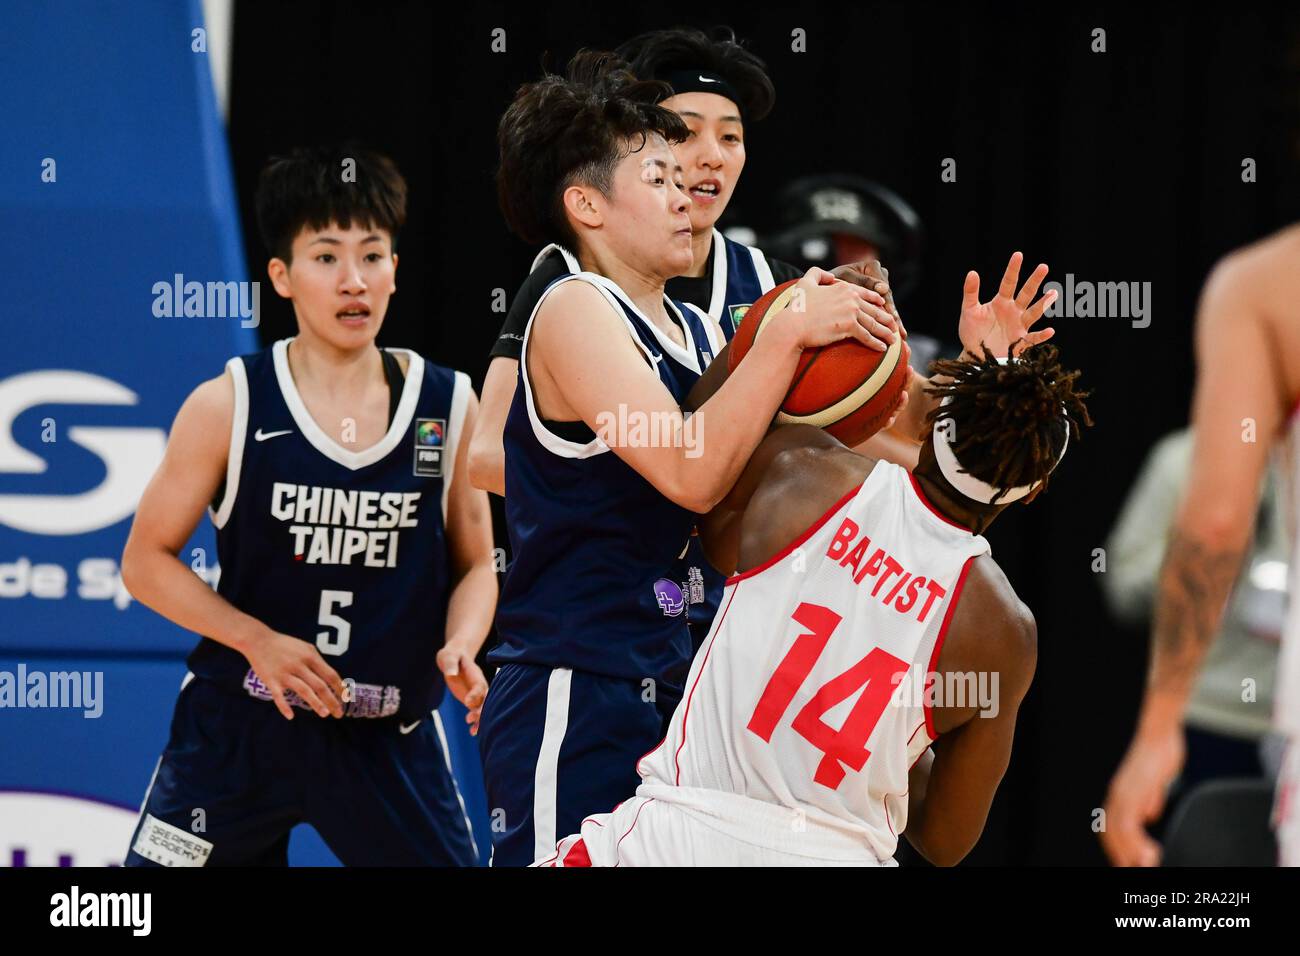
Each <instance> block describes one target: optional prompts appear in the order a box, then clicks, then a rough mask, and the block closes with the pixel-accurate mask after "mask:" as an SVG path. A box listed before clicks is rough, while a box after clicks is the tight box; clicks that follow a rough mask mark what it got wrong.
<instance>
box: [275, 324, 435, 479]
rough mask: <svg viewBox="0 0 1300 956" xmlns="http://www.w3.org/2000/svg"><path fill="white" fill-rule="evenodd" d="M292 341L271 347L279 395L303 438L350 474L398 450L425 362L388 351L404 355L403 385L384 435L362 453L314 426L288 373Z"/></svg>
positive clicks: (417, 395) (415, 356)
mask: <svg viewBox="0 0 1300 956" xmlns="http://www.w3.org/2000/svg"><path fill="white" fill-rule="evenodd" d="M293 338H294V337H293V336H290V337H289V338H287V339H281V340H280V341H278V342H276V343H275V345H273V346H272V355H273V356H274V359H275V378H276V381H278V382H279V383H280V394H281V395H283V396H284V403H285V404H286V405H288V406H289V413H290V414H291V415H292V416H293V420H294V422H295V423H296V424H297V425H298V428H299V429H301V431H302V434H303V437H304V438H306V439H307V441H308V442H310V443H311V445H312V447H313V448H315V449H316V450H317V451H318V452H320V453H321V454H322V455H324V456H325V457H326V458H328V459H330V461H333V462H337V463H338V464H340V465H342V466H343V467H344V468H348V469H350V470H352V471H356V470H357V469H358V468H364V467H365V466H366V465H373V464H374V463H375V462H377V461H379V460H381V459H382V458H384V457H385V456H386V455H388V454H389V453H390V452H391V451H392V450H393V449H394V448H396V447H397V443H398V442H400V441H401V440H402V438H403V436H405V435H406V432H407V429H408V428H410V425H411V416H412V415H414V414H415V406H416V403H417V402H419V400H420V388H421V387H422V386H423V384H424V359H423V358H422V357H421V356H420V355H419V354H418V353H416V352H412V351H411V350H410V349H389V350H388V351H390V352H405V353H406V356H407V368H406V384H405V385H404V386H403V387H402V397H401V400H400V401H399V402H398V403H397V414H396V415H394V416H393V422H392V424H391V425H389V426H388V431H387V433H385V435H384V437H383V438H381V439H380V440H379V441H378V442H376V443H375V444H373V445H371V446H370V447H369V448H367V449H365V450H364V451H349V450H348V449H346V448H344V447H342V446H341V445H339V444H338V443H337V442H335V441H334V439H332V438H330V437H329V435H326V434H325V432H324V431H323V430H322V429H321V427H320V426H319V425H317V424H316V420H315V419H314V418H312V417H311V412H309V411H308V410H307V406H306V404H305V403H304V402H303V400H302V396H301V395H300V394H299V393H298V386H297V385H295V384H294V381H293V373H292V372H290V370H289V343H290V342H292V341H293Z"/></svg>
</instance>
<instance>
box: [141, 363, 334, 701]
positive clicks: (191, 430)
mask: <svg viewBox="0 0 1300 956" xmlns="http://www.w3.org/2000/svg"><path fill="white" fill-rule="evenodd" d="M234 404H235V402H234V386H233V385H232V383H231V381H230V376H229V373H226V374H225V375H222V376H220V377H219V378H214V379H211V380H209V381H207V382H204V383H203V384H202V385H200V386H199V387H198V388H196V389H195V390H194V391H193V392H192V393H191V394H190V397H189V398H187V399H186V400H185V404H184V405H182V406H181V410H180V411H179V412H178V413H177V415H176V421H175V422H174V423H173V425H172V430H171V434H170V436H169V437H168V440H167V451H166V453H165V454H164V455H163V460H162V463H161V464H160V465H159V466H158V470H157V471H156V472H155V473H154V476H153V478H152V479H151V480H150V482H149V485H148V487H146V488H145V491H144V495H143V496H142V497H141V498H140V505H139V507H138V508H137V509H136V512H135V519H134V521H133V522H132V524H131V533H130V535H129V536H128V537H127V541H126V548H125V549H124V550H123V552H122V580H123V582H124V583H125V584H126V587H127V590H129V591H130V592H131V594H132V596H133V597H135V599H136V600H138V601H140V602H141V603H142V604H145V605H147V606H148V607H150V608H152V609H153V610H155V611H157V612H158V613H159V614H161V615H162V616H163V617H165V618H167V619H168V620H170V621H173V622H175V623H176V624H179V625H180V626H181V627H184V628H187V629H189V630H191V631H195V632H197V633H199V634H202V635H205V636H207V637H210V638H212V639H213V640H216V641H220V642H221V643H222V644H225V645H226V646H228V647H231V648H234V649H235V650H237V651H239V652H240V653H241V654H243V655H244V656H245V657H246V658H248V660H249V662H250V663H251V664H252V666H253V668H254V669H255V670H256V671H257V675H258V677H260V678H261V679H262V681H263V682H264V683H265V684H266V685H267V688H268V689H269V690H270V691H271V694H272V696H273V698H274V699H275V703H276V706H277V707H279V709H280V712H281V713H282V714H283V715H284V716H285V718H286V719H288V720H292V719H293V709H292V708H291V707H290V706H289V704H288V703H287V702H286V701H285V699H284V691H286V690H293V691H295V692H296V693H297V694H298V695H299V696H300V697H302V698H303V700H305V701H306V702H307V703H309V704H310V705H311V706H312V707H313V708H314V709H315V710H316V712H317V713H318V714H320V715H321V716H322V717H324V716H326V715H328V714H331V713H332V714H334V716H336V717H341V716H342V715H343V707H342V704H341V702H340V701H341V698H342V694H343V681H342V679H341V678H340V677H339V675H338V674H337V673H336V672H335V671H334V669H333V668H332V667H330V666H329V665H328V664H326V663H325V660H324V658H322V657H321V656H320V652H319V651H317V650H316V648H315V647H314V646H313V645H311V644H308V643H307V642H306V641H301V640H298V639H297V638H293V637H289V636H288V635H284V634H277V633H276V632H274V631H272V630H271V629H270V628H268V627H267V626H266V625H264V624H262V623H261V622H260V621H258V620H257V619H256V618H253V617H250V616H249V615H247V614H245V613H244V612H243V611H240V610H238V609H237V608H235V607H234V606H233V605H232V604H230V603H229V602H228V601H226V600H225V598H223V597H221V596H220V595H219V594H217V593H216V592H215V591H213V590H212V588H210V587H208V585H207V584H206V583H205V582H204V581H203V580H202V579H200V578H199V577H198V576H197V575H196V574H195V573H194V572H193V571H191V570H190V567H189V565H187V564H185V563H184V562H182V561H181V560H180V559H179V558H177V553H178V552H179V551H180V549H181V548H183V547H184V546H185V542H186V541H188V540H189V538H190V535H192V534H193V533H194V528H195V527H196V526H197V525H198V523H199V520H200V519H201V518H202V517H203V512H204V510H205V509H206V508H207V506H208V503H209V502H211V501H212V498H213V496H214V495H215V494H216V492H217V489H218V488H219V487H220V485H221V480H222V478H224V477H225V472H226V459H227V456H228V453H229V443H230V427H231V420H232V418H233V416H234Z"/></svg>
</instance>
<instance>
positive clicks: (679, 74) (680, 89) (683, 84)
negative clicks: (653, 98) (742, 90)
mask: <svg viewBox="0 0 1300 956" xmlns="http://www.w3.org/2000/svg"><path fill="white" fill-rule="evenodd" d="M657 79H659V80H662V81H663V82H665V83H667V84H668V85H669V86H671V87H672V88H673V94H674V95H676V94H678V93H716V94H717V95H718V96H725V97H726V98H727V99H729V100H731V102H733V103H735V104H736V108H737V109H738V110H739V111H740V115H741V118H742V119H743V118H744V115H745V109H744V105H743V103H742V102H741V99H740V95H739V94H738V93H736V88H735V87H733V86H732V85H731V84H730V83H728V82H727V81H726V80H725V79H723V77H722V76H720V75H719V74H717V73H711V72H710V71H708V70H670V71H669V72H667V73H664V74H662V75H661V76H659V77H657Z"/></svg>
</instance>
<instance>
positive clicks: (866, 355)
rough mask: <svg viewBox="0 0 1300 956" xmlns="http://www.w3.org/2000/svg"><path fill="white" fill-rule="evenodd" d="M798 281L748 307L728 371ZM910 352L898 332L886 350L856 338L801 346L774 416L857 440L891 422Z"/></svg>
mask: <svg viewBox="0 0 1300 956" xmlns="http://www.w3.org/2000/svg"><path fill="white" fill-rule="evenodd" d="M796 281H798V280H795V279H791V280H790V281H789V282H784V283H782V284H781V285H779V286H777V287H776V288H775V289H772V290H771V291H770V292H767V293H765V294H764V295H763V296H762V298H760V299H759V300H758V301H757V302H755V303H754V304H753V305H751V306H750V307H749V311H747V312H746V313H745V317H744V318H743V319H742V320H741V323H740V327H739V328H738V329H736V337H735V338H734V339H732V342H731V356H730V359H729V362H728V368H729V370H731V371H735V368H736V366H737V365H739V364H740V362H741V360H742V359H743V358H744V357H745V355H746V353H748V352H749V349H750V347H751V346H752V345H753V344H754V340H755V339H757V338H758V336H760V335H761V334H762V333H763V330H764V329H765V328H767V326H768V323H769V322H773V321H776V322H779V321H781V313H782V312H783V311H784V310H785V309H787V308H788V307H789V306H790V303H791V300H792V298H793V295H794V285H795V282H796ZM910 354H911V350H910V349H908V347H907V343H906V342H905V341H903V339H902V338H901V337H895V339H894V342H893V344H892V345H890V346H889V348H888V349H886V350H885V351H884V352H877V351H874V350H872V349H869V348H867V347H866V346H865V345H863V344H862V343H860V342H858V341H856V340H854V339H842V340H841V341H839V342H832V343H831V344H830V345H823V346H821V347H820V348H814V349H805V350H804V352H803V354H802V355H801V356H800V357H799V364H798V366H797V367H796V368H795V371H794V378H793V379H792V380H791V382H790V390H789V391H788V392H786V395H785V400H784V401H783V402H782V403H781V410H780V412H778V413H777V416H776V419H777V421H778V422H779V423H780V424H782V425H795V424H805V425H816V426H817V427H819V428H824V429H826V431H827V432H829V433H830V434H831V435H833V436H835V437H836V438H838V439H839V440H840V441H842V442H843V443H844V444H846V445H848V446H849V447H853V446H854V445H858V444H861V443H862V442H864V441H866V440H867V439H868V438H870V437H871V436H872V435H874V434H875V433H876V432H878V431H879V430H880V429H881V427H883V426H884V424H885V422H887V421H889V416H890V415H892V414H893V412H894V409H895V407H896V406H897V405H898V402H899V400H900V399H901V398H902V394H903V390H904V389H905V388H907V379H908V374H907V359H908V356H909V355H910Z"/></svg>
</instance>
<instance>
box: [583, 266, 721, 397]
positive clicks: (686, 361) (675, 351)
mask: <svg viewBox="0 0 1300 956" xmlns="http://www.w3.org/2000/svg"><path fill="white" fill-rule="evenodd" d="M585 275H590V276H592V278H594V279H596V280H598V282H599V284H600V285H601V286H602V287H604V288H605V289H606V290H607V291H608V292H609V293H610V294H611V295H613V296H614V297H615V298H616V299H618V300H619V301H620V302H622V303H623V304H624V305H625V306H627V307H628V308H629V309H631V310H632V312H633V313H634V314H635V315H636V317H637V318H639V319H640V320H641V321H642V322H644V323H645V324H646V326H647V327H648V328H649V329H650V331H651V333H653V335H654V337H655V341H656V342H658V343H659V345H660V346H662V348H663V350H664V351H665V352H667V353H668V354H669V355H671V356H672V357H673V358H675V359H677V361H679V362H681V363H682V364H683V365H685V366H686V367H687V368H689V369H691V370H692V371H694V372H696V373H697V374H703V372H704V369H702V368H700V363H699V362H698V361H697V360H696V357H695V336H693V335H691V327H690V326H689V325H687V324H686V320H685V319H684V318H683V317H682V313H681V311H680V310H679V309H678V308H677V303H675V302H673V300H672V299H670V298H669V297H668V295H667V293H665V294H664V302H666V303H667V304H668V308H669V310H670V311H671V312H672V313H673V314H674V315H676V316H677V324H678V325H679V326H680V327H681V330H682V335H683V337H684V338H685V339H686V344H685V345H684V346H682V345H678V344H677V343H676V342H674V341H673V340H672V339H671V338H670V337H669V336H668V334H667V333H666V332H664V331H663V330H662V329H660V328H659V326H657V325H656V324H655V323H654V322H652V321H650V318H649V317H648V316H647V315H646V314H645V313H644V312H642V311H641V310H640V309H638V308H637V307H636V304H635V303H633V302H632V300H631V299H629V298H628V297H627V294H626V293H624V292H623V290H622V289H620V288H619V287H618V285H617V284H616V283H615V282H613V281H612V280H611V279H607V278H605V277H604V276H601V275H595V274H594V273H585ZM619 314H620V315H622V313H621V312H620V313H619ZM624 318H626V316H624Z"/></svg>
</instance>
